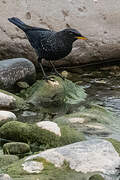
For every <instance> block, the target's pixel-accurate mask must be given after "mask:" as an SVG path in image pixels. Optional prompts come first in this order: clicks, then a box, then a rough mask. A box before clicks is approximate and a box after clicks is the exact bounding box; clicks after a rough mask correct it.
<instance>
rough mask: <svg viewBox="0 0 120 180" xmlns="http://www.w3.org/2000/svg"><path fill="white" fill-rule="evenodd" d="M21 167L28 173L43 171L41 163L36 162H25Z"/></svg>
mask: <svg viewBox="0 0 120 180" xmlns="http://www.w3.org/2000/svg"><path fill="white" fill-rule="evenodd" d="M22 166H23V169H24V170H25V171H27V172H28V173H40V172H41V171H42V170H43V169H44V166H43V163H41V162H36V161H26V162H25V163H24V164H22Z"/></svg>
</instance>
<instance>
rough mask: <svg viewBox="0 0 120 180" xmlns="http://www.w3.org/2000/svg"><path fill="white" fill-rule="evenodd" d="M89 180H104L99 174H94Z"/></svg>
mask: <svg viewBox="0 0 120 180" xmlns="http://www.w3.org/2000/svg"><path fill="white" fill-rule="evenodd" d="M89 180H104V178H103V177H102V176H101V175H99V174H95V175H93V176H91V177H90V178H89Z"/></svg>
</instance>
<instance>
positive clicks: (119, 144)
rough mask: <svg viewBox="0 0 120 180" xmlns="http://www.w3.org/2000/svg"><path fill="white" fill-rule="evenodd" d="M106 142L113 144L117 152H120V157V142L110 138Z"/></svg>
mask: <svg viewBox="0 0 120 180" xmlns="http://www.w3.org/2000/svg"><path fill="white" fill-rule="evenodd" d="M106 140H107V141H109V142H111V143H112V145H113V146H114V148H115V150H116V151H117V152H118V154H119V156H120V141H117V140H115V139H112V138H108V139H106Z"/></svg>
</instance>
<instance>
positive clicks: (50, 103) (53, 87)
mask: <svg viewBox="0 0 120 180" xmlns="http://www.w3.org/2000/svg"><path fill="white" fill-rule="evenodd" d="M52 78H53V81H52V80H49V81H44V80H40V81H37V82H36V83H35V84H34V85H33V86H32V87H30V88H29V89H28V90H27V91H26V93H25V94H26V96H27V97H28V102H29V103H30V104H32V105H34V106H35V107H36V108H42V107H43V108H46V109H49V111H50V110H52V112H54V111H64V110H66V109H67V108H66V106H67V107H68V106H69V105H73V106H74V105H77V104H79V103H80V102H82V101H84V100H85V98H86V93H85V91H84V89H83V88H82V87H80V86H77V85H76V84H75V83H73V82H72V81H69V80H64V81H63V80H62V79H61V78H60V77H57V76H52ZM68 109H69V108H68Z"/></svg>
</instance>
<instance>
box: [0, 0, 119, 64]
mask: <svg viewBox="0 0 120 180" xmlns="http://www.w3.org/2000/svg"><path fill="white" fill-rule="evenodd" d="M12 2H13V3H12V4H11V1H5V3H4V1H0V22H1V23H0V34H1V36H0V52H1V53H0V59H3V58H9V57H11V58H13V57H26V58H28V59H31V60H32V61H35V60H36V55H35V52H34V50H33V49H32V47H31V46H30V44H29V42H28V40H27V39H26V37H25V34H24V32H22V31H21V30H19V29H18V28H16V27H15V26H14V25H11V23H9V22H8V20H7V18H8V17H11V16H15V15H16V14H17V16H18V17H19V18H21V19H22V20H23V21H24V22H26V23H27V24H29V25H33V26H38V27H42V28H49V29H54V30H57V31H59V30H61V29H64V28H66V27H71V28H76V29H78V30H79V31H80V32H81V33H82V34H83V35H84V36H86V37H87V38H88V41H83V40H78V41H77V42H76V43H75V44H74V48H73V51H72V53H71V54H70V55H69V56H68V57H67V58H65V61H63V60H62V61H58V62H56V63H57V64H59V65H60V64H68V65H75V64H80V63H86V62H91V61H99V60H101V61H102V60H103V59H109V58H119V57H120V45H119V44H120V43H119V41H120V23H119V19H120V13H119V11H120V1H119V0H109V1H108V0H107V1H105V0H87V1H86V0H67V1H65V0H61V1H56V0H53V1H52V3H51V1H49V0H44V1H39V0H36V1H34V0H31V1H26V0H23V1H22V2H21V1H18V2H17V3H16V0H13V1H12ZM33 4H34V6H33ZM8 7H9V11H8ZM46 7H47V13H46ZM3 9H4V12H6V13H3ZM11 12H12V15H11ZM23 14H24V15H23Z"/></svg>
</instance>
